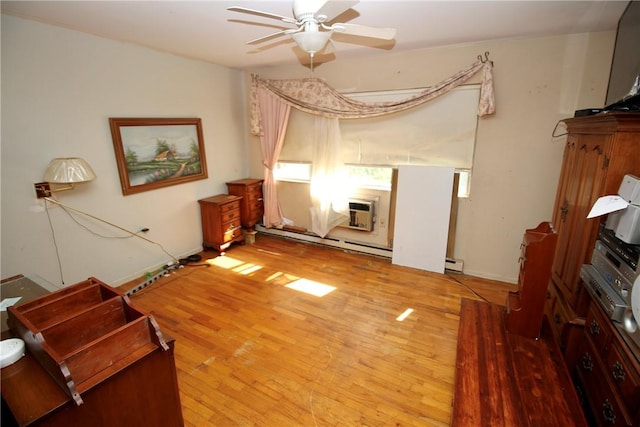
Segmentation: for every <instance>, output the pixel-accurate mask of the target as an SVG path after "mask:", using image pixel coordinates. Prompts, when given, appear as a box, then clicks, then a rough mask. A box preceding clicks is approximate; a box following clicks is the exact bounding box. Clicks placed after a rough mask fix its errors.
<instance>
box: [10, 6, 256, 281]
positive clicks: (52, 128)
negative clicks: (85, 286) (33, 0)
mask: <svg viewBox="0 0 640 427" xmlns="http://www.w3.org/2000/svg"><path fill="white" fill-rule="evenodd" d="M1 30H2V169H1V172H2V181H1V182H2V193H1V194H2V212H1V213H2V215H1V218H2V271H1V277H9V276H13V275H16V274H37V275H39V276H41V277H43V278H44V279H46V280H48V281H50V282H52V283H54V284H57V285H61V279H60V272H59V267H58V263H57V259H56V248H55V246H54V241H53V236H52V232H51V229H50V227H49V221H48V218H47V215H46V213H45V212H44V209H43V208H44V206H43V203H42V201H38V200H37V199H36V198H35V192H34V189H33V183H35V182H40V181H41V180H42V174H43V173H44V170H45V168H46V166H47V163H48V162H49V161H50V160H51V159H52V158H54V157H62V156H79V157H83V158H85V159H86V160H87V161H88V162H89V163H90V164H91V165H92V167H93V169H94V170H95V172H96V174H97V176H98V178H97V179H96V180H95V181H94V182H91V183H88V184H82V185H79V186H78V187H77V189H76V190H74V191H67V192H64V193H60V194H59V196H58V200H60V201H61V202H63V203H66V204H69V205H70V206H73V207H75V208H78V209H81V210H84V211H86V212H88V213H91V214H93V215H96V216H98V217H101V218H103V219H106V220H108V221H110V222H112V223H115V224H117V225H119V226H121V227H124V228H126V229H129V230H132V231H138V230H140V229H141V228H142V227H148V228H149V229H150V231H149V233H147V234H146V235H145V237H147V238H149V239H151V240H154V241H156V242H158V243H159V244H161V245H162V246H163V247H164V248H165V249H166V250H167V251H168V252H169V253H171V254H172V255H174V256H177V257H180V256H184V255H186V254H191V253H194V252H197V251H200V250H201V249H202V246H201V244H202V234H201V224H200V212H199V207H198V203H197V200H198V199H200V198H204V197H208V196H212V195H214V194H218V193H223V192H226V186H225V182H226V181H229V180H233V179H238V178H243V177H245V176H246V175H247V173H248V165H247V161H246V159H247V158H248V153H247V151H246V145H245V144H244V141H245V138H244V125H245V121H244V115H245V108H244V105H243V102H242V96H238V93H242V91H243V83H244V82H243V78H242V77H243V76H242V73H241V72H239V71H236V70H231V69H229V68H226V67H221V66H217V65H212V64H207V63H204V62H200V61H193V60H188V59H184V58H180V57H177V56H174V55H169V54H166V53H160V52H157V51H153V50H149V49H145V48H142V47H139V46H134V45H131V44H127V43H121V42H116V41H112V40H106V39H102V38H99V37H94V36H91V35H87V34H82V33H78V32H75V31H70V30H66V29H62V28H57V27H52V26H49V25H44V24H40V23H36V22H32V21H26V20H22V19H19V18H15V17H10V16H6V15H2V26H1ZM109 117H199V118H201V119H202V127H203V133H204V142H205V154H206V156H207V165H208V169H209V177H208V179H205V180H200V181H195V182H190V183H186V184H181V185H176V186H172V187H167V188H163V189H158V190H153V191H148V192H144V193H139V194H135V195H130V196H126V197H125V196H123V195H122V192H121V190H120V180H119V178H118V169H117V166H116V162H115V155H114V149H113V143H112V140H111V133H110V130H109V121H108V119H109ZM49 213H50V216H51V223H52V224H53V226H54V228H55V231H56V242H55V243H56V244H57V248H58V251H59V254H60V261H61V264H62V268H63V271H64V279H65V284H67V285H69V284H73V283H76V282H78V281H81V280H84V279H86V278H87V277H89V276H95V277H97V278H99V279H101V280H103V281H106V282H107V283H110V284H119V283H121V282H122V281H125V280H130V279H134V278H136V277H140V276H141V275H142V274H144V273H145V272H147V271H152V269H153V268H155V267H157V266H160V265H163V264H165V263H167V262H168V261H170V258H169V257H168V255H166V254H165V253H164V252H163V251H162V250H161V248H160V247H158V246H156V245H152V244H149V243H147V242H144V241H142V240H140V239H136V238H127V239H108V238H101V237H98V236H96V235H93V234H91V233H89V232H87V231H86V230H84V229H83V228H82V227H80V226H79V225H78V224H76V223H75V222H74V221H73V220H71V218H70V217H69V216H68V215H66V214H65V213H64V212H63V211H62V210H61V209H60V208H55V207H54V208H52V209H50V212H49ZM79 219H80V220H81V221H82V220H84V221H82V222H83V223H84V224H85V225H87V226H89V228H91V229H92V230H95V231H97V232H99V233H101V234H103V235H107V236H122V235H123V233H121V232H119V231H118V230H116V229H113V228H110V227H108V226H105V225H103V224H101V223H96V222H94V221H86V218H84V217H80V218H79Z"/></svg>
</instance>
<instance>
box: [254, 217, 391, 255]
mask: <svg viewBox="0 0 640 427" xmlns="http://www.w3.org/2000/svg"><path fill="white" fill-rule="evenodd" d="M287 228H288V227H283V228H282V229H280V228H266V227H265V226H263V225H260V224H256V230H257V231H258V232H260V233H264V234H271V235H275V236H282V237H287V238H290V239H295V240H302V241H305V242H310V243H318V244H321V245H326V246H332V247H334V248H340V249H345V250H351V251H355V252H362V253H366V254H369V255H377V256H381V257H385V258H391V257H392V255H393V250H392V249H389V248H381V247H377V246H372V245H369V244H366V243H359V242H354V241H350V240H342V239H337V238H334V237H320V236H318V235H317V234H314V233H309V232H307V231H306V230H304V229H301V228H298V227H292V228H291V229H287Z"/></svg>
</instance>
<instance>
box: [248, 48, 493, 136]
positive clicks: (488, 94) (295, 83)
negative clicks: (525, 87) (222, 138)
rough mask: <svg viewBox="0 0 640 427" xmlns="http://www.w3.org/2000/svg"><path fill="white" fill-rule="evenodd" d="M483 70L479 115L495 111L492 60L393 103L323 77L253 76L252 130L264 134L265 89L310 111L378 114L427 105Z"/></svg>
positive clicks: (335, 114)
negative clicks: (361, 96) (346, 90)
mask: <svg viewBox="0 0 640 427" xmlns="http://www.w3.org/2000/svg"><path fill="white" fill-rule="evenodd" d="M480 70H483V73H482V83H481V89H480V102H479V104H478V115H479V116H485V115H489V114H493V113H494V112H495V100H494V94H493V72H492V70H493V63H492V62H491V61H482V60H478V61H476V62H474V63H473V64H471V65H470V66H469V67H467V68H465V69H463V70H460V71H459V72H457V73H456V74H454V75H452V76H451V77H449V78H447V79H445V80H443V81H442V82H440V83H438V84H436V85H435V86H431V87H429V88H427V89H425V90H424V91H422V92H420V93H419V94H417V95H414V96H412V97H410V98H407V99H404V100H400V101H392V102H361V101H356V100H353V99H351V98H349V97H347V96H344V95H342V94H341V93H339V92H338V91H336V90H335V89H333V88H332V87H331V86H329V85H328V84H327V83H325V82H324V81H323V80H321V79H318V78H306V79H295V80H293V79H292V80H267V79H261V78H259V77H258V76H256V75H253V76H252V81H251V93H250V103H251V104H250V114H251V132H252V133H253V134H254V135H260V134H261V133H262V123H261V117H260V108H259V101H258V91H259V90H265V91H267V92H269V93H270V94H271V95H273V96H275V97H276V98H279V99H280V100H281V101H283V102H285V103H287V104H288V105H290V106H291V107H294V108H297V109H299V110H302V111H304V112H307V113H310V114H316V115H321V116H324V117H330V118H338V119H356V118H364V117H375V116H381V115H384V114H390V113H395V112H398V111H403V110H406V109H409V108H413V107H416V106H418V105H421V104H424V103H425V102H427V101H430V100H432V99H434V98H437V97H438V96H441V95H443V94H445V93H447V92H449V91H450V90H452V89H454V88H456V87H457V86H459V85H461V84H463V83H464V82H466V81H468V80H469V79H470V78H471V77H473V75H475V74H476V73H477V72H478V71H480Z"/></svg>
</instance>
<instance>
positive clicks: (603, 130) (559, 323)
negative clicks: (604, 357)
mask: <svg viewBox="0 0 640 427" xmlns="http://www.w3.org/2000/svg"><path fill="white" fill-rule="evenodd" d="M564 122H565V123H566V126H567V131H568V136H567V142H566V146H565V150H564V157H563V164H562V170H561V174H560V180H559V183H558V191H557V194H556V200H555V206H554V211H553V219H552V224H553V227H554V229H555V230H556V232H557V234H558V241H557V245H556V251H555V256H554V259H553V264H552V269H551V280H550V284H549V288H548V294H547V302H546V306H545V311H546V314H547V316H548V317H549V319H550V323H551V324H552V331H553V332H554V335H555V337H556V338H557V339H558V342H559V344H560V346H561V348H562V349H563V351H564V353H565V360H567V362H568V365H569V366H572V365H573V364H574V363H575V360H576V357H577V346H578V344H579V342H580V340H581V339H582V329H583V326H584V318H585V317H586V315H587V309H588V305H589V298H588V294H587V291H586V289H584V286H583V285H582V284H581V280H580V267H581V266H582V264H590V262H591V254H592V252H593V247H594V244H595V241H596V238H597V233H598V225H599V223H600V221H601V218H593V219H587V214H588V213H589V211H590V210H591V207H592V206H593V204H594V203H595V201H596V200H597V199H598V198H599V197H600V196H604V195H609V194H616V193H617V192H618V188H619V186H620V183H621V182H622V177H623V176H624V175H625V174H633V175H636V176H639V175H640V115H639V114H634V113H611V114H599V115H595V116H589V117H579V118H572V119H567V120H565V121H564Z"/></svg>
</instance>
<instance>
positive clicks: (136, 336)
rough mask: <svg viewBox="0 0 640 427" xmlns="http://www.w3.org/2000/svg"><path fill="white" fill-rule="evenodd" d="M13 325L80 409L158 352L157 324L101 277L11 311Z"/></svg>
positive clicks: (160, 342) (163, 345) (160, 344)
mask: <svg viewBox="0 0 640 427" xmlns="http://www.w3.org/2000/svg"><path fill="white" fill-rule="evenodd" d="M8 322H9V327H10V328H11V330H12V331H13V333H14V334H15V335H16V336H18V337H20V338H21V339H22V340H23V341H24V342H25V344H26V346H27V348H28V350H29V352H30V353H31V355H32V356H33V357H34V358H35V359H36V360H37V361H38V363H39V364H40V365H41V366H42V368H43V369H44V370H45V371H47V373H48V374H49V375H51V377H52V378H53V379H54V380H55V382H56V383H57V384H58V385H59V386H60V387H62V388H63V389H64V390H65V391H66V392H67V393H68V394H69V395H70V396H71V397H72V398H73V400H74V401H75V403H76V404H77V405H80V404H82V403H83V401H82V398H81V394H82V393H83V392H84V391H86V390H88V389H90V388H91V387H93V386H95V385H97V384H99V383H100V382H101V381H103V380H104V379H106V378H108V377H110V376H112V375H113V374H115V373H117V372H119V371H121V370H123V369H125V368H127V367H128V366H130V365H131V364H133V363H135V362H136V361H138V360H140V359H141V358H143V357H145V356H146V355H148V354H149V353H151V352H153V351H155V350H156V349H158V348H161V349H162V350H168V349H169V347H168V345H167V343H166V342H165V340H164V338H163V337H162V333H161V332H160V330H159V328H158V325H157V324H156V322H155V320H154V319H153V318H152V317H151V316H148V315H145V314H144V313H142V312H140V311H138V310H136V309H135V308H134V307H132V306H131V302H130V300H129V298H128V297H127V296H125V295H124V294H123V293H121V292H120V291H118V290H116V289H114V288H111V287H110V286H108V285H106V284H105V283H103V282H101V281H99V280H98V279H96V278H93V277H91V278H89V279H87V280H85V281H83V282H80V283H77V284H75V285H72V286H69V287H67V288H64V289H62V290H60V291H57V292H54V293H51V294H48V295H45V296H42V297H40V298H37V299H35V300H32V301H30V302H27V303H25V304H21V305H18V306H13V307H9V309H8Z"/></svg>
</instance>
